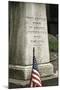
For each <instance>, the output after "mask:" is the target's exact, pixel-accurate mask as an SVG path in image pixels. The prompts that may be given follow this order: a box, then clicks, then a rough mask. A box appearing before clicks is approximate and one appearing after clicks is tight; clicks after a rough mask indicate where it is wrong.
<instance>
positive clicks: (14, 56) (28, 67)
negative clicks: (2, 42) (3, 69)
mask: <svg viewBox="0 0 60 90" xmlns="http://www.w3.org/2000/svg"><path fill="white" fill-rule="evenodd" d="M11 5H12V4H11ZM9 45H10V53H9V56H10V58H9V78H10V79H12V78H13V79H16V80H24V81H25V80H30V78H31V71H32V65H33V47H35V57H36V60H37V64H38V68H39V72H40V75H41V77H44V76H49V75H53V65H52V64H51V63H50V59H49V47H48V46H49V45H48V32H47V16H46V5H45V4H39V3H22V2H21V3H14V5H12V6H11V7H10V44H9Z"/></svg>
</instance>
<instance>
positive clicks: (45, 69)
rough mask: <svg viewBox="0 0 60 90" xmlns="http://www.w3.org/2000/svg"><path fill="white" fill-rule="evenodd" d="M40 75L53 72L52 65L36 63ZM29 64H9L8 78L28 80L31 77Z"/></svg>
mask: <svg viewBox="0 0 60 90" xmlns="http://www.w3.org/2000/svg"><path fill="white" fill-rule="evenodd" d="M38 69H39V73H40V76H41V77H44V76H48V75H52V74H53V65H52V64H51V63H47V64H40V65H38ZM31 71H32V65H31V66H18V65H9V78H13V79H17V80H20V79H21V80H28V79H30V77H31Z"/></svg>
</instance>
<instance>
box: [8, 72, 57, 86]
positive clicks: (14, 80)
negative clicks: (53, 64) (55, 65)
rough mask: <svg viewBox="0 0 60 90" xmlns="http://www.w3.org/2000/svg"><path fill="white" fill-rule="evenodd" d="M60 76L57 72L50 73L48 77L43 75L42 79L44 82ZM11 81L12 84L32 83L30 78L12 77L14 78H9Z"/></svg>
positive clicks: (23, 84)
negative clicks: (19, 78)
mask: <svg viewBox="0 0 60 90" xmlns="http://www.w3.org/2000/svg"><path fill="white" fill-rule="evenodd" d="M56 78H58V76H57V74H55V73H54V74H53V75H50V76H47V77H42V78H41V80H42V82H44V81H45V82H46V81H49V80H52V79H56ZM9 83H12V84H15V85H22V86H26V85H29V83H30V80H17V79H12V78H9Z"/></svg>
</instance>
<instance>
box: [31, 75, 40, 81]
mask: <svg viewBox="0 0 60 90" xmlns="http://www.w3.org/2000/svg"><path fill="white" fill-rule="evenodd" d="M32 78H35V79H36V80H38V81H39V82H40V83H41V80H40V78H39V77H38V76H36V75H35V74H32Z"/></svg>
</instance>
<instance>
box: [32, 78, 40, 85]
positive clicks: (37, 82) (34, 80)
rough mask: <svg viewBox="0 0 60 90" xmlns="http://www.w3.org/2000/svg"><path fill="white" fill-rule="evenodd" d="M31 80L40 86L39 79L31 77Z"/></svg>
mask: <svg viewBox="0 0 60 90" xmlns="http://www.w3.org/2000/svg"><path fill="white" fill-rule="evenodd" d="M32 81H33V82H34V83H36V84H38V85H39V86H41V83H40V82H39V81H37V80H36V79H34V78H32Z"/></svg>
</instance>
